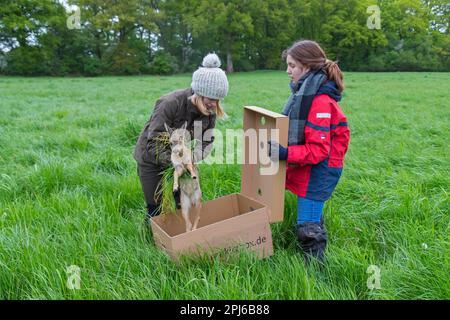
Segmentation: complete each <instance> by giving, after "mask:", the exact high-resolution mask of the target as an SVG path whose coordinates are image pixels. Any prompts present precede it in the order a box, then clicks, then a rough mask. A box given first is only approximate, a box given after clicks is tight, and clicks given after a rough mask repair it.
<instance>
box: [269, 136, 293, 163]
mask: <svg viewBox="0 0 450 320" xmlns="http://www.w3.org/2000/svg"><path fill="white" fill-rule="evenodd" d="M267 144H268V148H267V149H268V151H269V158H270V160H272V161H278V160H287V157H288V148H285V147H283V146H282V145H281V144H279V143H278V142H276V141H273V140H270V141H268V142H267Z"/></svg>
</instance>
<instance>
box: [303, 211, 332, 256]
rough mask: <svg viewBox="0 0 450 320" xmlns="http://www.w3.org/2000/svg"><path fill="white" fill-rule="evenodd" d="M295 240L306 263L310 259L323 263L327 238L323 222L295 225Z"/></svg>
mask: <svg viewBox="0 0 450 320" xmlns="http://www.w3.org/2000/svg"><path fill="white" fill-rule="evenodd" d="M297 239H298V242H299V246H300V249H301V250H302V251H303V253H304V254H305V261H306V262H307V263H309V261H310V260H311V258H316V259H317V260H318V261H319V262H323V261H324V256H325V248H326V246H327V240H328V237H327V230H326V229H325V225H324V224H323V220H321V222H320V223H316V222H305V223H303V224H299V225H297Z"/></svg>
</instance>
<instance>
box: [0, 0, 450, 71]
mask: <svg viewBox="0 0 450 320" xmlns="http://www.w3.org/2000/svg"><path fill="white" fill-rule="evenodd" d="M69 5H70V6H69ZM73 5H76V6H77V8H78V9H77V10H75V7H74V6H73ZM374 5H376V6H374ZM449 18H450V4H449V3H448V1H447V0H428V1H426V0H378V1H374V0H227V1H222V0H68V1H63V0H1V7H0V72H1V73H2V74H11V75H86V76H95V75H104V74H172V73H178V72H191V71H192V70H194V69H195V68H197V67H198V66H199V64H200V63H201V59H202V57H203V56H204V55H205V53H207V52H211V51H214V52H216V53H217V54H218V55H219V56H220V57H221V59H222V62H223V67H224V68H226V70H227V71H228V72H233V71H251V70H260V69H281V68H284V67H285V63H284V62H283V61H282V60H281V52H282V51H283V50H284V49H286V48H287V47H288V46H289V45H291V44H292V43H293V42H294V41H295V40H298V39H312V40H315V41H317V42H319V43H320V44H321V45H322V46H323V47H324V49H325V50H326V52H327V53H328V55H329V58H330V59H334V60H338V61H339V64H340V66H341V68H342V69H344V70H349V71H450V59H449V55H450V28H449Z"/></svg>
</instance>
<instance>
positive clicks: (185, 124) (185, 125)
mask: <svg viewBox="0 0 450 320" xmlns="http://www.w3.org/2000/svg"><path fill="white" fill-rule="evenodd" d="M186 128H187V121H185V122H184V124H183V126H182V127H181V129H183V130H186Z"/></svg>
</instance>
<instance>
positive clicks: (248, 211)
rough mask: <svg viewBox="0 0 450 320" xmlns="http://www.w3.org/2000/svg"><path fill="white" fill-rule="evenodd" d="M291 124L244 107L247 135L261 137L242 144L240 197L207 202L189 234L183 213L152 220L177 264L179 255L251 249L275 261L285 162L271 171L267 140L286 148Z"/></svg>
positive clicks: (160, 241)
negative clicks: (274, 233) (274, 237)
mask: <svg viewBox="0 0 450 320" xmlns="http://www.w3.org/2000/svg"><path fill="white" fill-rule="evenodd" d="M288 121H289V119H288V118H287V117H286V116H284V115H281V114H278V113H275V112H271V111H268V110H265V109H263V108H259V107H245V108H244V132H246V130H247V129H256V130H257V132H258V133H261V132H262V133H263V134H261V135H259V134H258V135H257V138H256V141H255V140H253V141H252V142H251V143H250V141H251V139H250V138H248V139H245V138H244V140H243V160H244V163H243V165H242V181H241V193H236V194H230V195H226V196H223V197H220V198H218V199H214V200H211V201H207V202H203V203H202V212H201V217H200V222H199V225H198V228H197V229H196V230H194V231H191V232H187V233H186V232H185V231H186V230H185V222H184V219H183V217H182V216H181V211H180V210H177V212H176V213H169V214H165V215H160V216H157V217H153V218H152V219H151V220H150V221H151V228H152V232H153V238H154V241H155V244H156V246H157V247H159V248H160V249H162V250H164V251H165V252H167V253H168V254H169V256H170V257H171V258H172V259H175V260H176V259H177V258H178V257H179V255H180V254H185V253H193V254H195V253H214V251H215V250H217V249H225V250H232V249H234V248H245V249H248V250H250V251H252V252H255V253H256V254H257V256H258V257H259V258H265V257H268V256H271V255H272V254H273V245H272V232H271V229H270V223H273V222H277V221H281V220H283V210H284V185H285V179H286V163H285V162H284V161H281V162H277V163H276V164H275V167H277V170H275V171H274V170H272V171H273V172H271V169H273V168H274V163H273V162H271V161H268V162H267V160H268V159H267V140H268V139H271V140H278V141H279V142H280V143H281V144H283V145H287V138H288V133H287V132H288V127H289V125H288ZM260 129H263V130H260ZM271 129H277V133H278V137H276V136H272V135H270V134H271V131H270V130H271ZM264 130H266V131H264ZM264 132H265V133H267V134H266V135H264ZM253 138H254V137H253ZM255 147H256V148H255ZM252 149H253V151H252ZM255 152H256V155H255V154H254V153H255ZM252 157H253V161H252ZM255 158H256V161H255ZM265 171H266V172H265ZM200 176H201V173H200ZM200 178H201V177H200ZM203 179H206V178H203Z"/></svg>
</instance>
